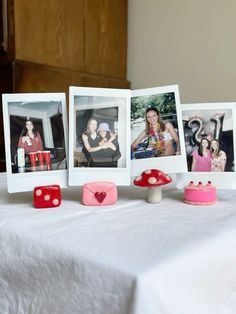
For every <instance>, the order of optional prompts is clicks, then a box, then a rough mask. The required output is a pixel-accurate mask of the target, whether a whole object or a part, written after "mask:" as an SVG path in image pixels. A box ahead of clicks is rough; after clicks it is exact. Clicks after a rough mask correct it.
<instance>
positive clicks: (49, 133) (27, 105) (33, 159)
mask: <svg viewBox="0 0 236 314" xmlns="http://www.w3.org/2000/svg"><path fill="white" fill-rule="evenodd" d="M2 100H3V118H4V138H5V151H6V170H7V185H8V192H9V193H14V192H23V191H31V190H33V189H34V187H35V186H38V185H49V184H59V185H60V187H61V188H63V187H66V186H67V161H66V156H67V114H66V102H65V94H64V93H35V94H31V93H27V94H24V93H22V94H3V95H2Z"/></svg>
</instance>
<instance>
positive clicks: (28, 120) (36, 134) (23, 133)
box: [20, 119, 38, 137]
mask: <svg viewBox="0 0 236 314" xmlns="http://www.w3.org/2000/svg"><path fill="white" fill-rule="evenodd" d="M27 122H31V123H32V125H33V129H32V132H33V134H34V137H37V136H38V131H37V129H36V128H35V127H34V123H33V121H32V120H30V119H27V120H26V121H25V126H24V128H23V130H22V132H21V135H20V136H26V135H27V134H28V129H27V127H26V123H27Z"/></svg>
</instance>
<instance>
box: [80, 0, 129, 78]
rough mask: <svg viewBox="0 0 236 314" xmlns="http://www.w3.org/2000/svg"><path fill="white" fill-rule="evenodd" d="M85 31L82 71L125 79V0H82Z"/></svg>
mask: <svg viewBox="0 0 236 314" xmlns="http://www.w3.org/2000/svg"><path fill="white" fill-rule="evenodd" d="M98 12H99V13H98ZM85 34H86V36H85V64H86V72H89V73H96V74H100V75H104V76H110V77H113V78H119V79H125V78H126V50H127V0H100V1H97V0H85Z"/></svg>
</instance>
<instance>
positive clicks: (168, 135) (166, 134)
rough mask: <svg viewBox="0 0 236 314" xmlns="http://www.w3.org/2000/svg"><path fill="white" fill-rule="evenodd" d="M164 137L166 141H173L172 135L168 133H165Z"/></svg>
mask: <svg viewBox="0 0 236 314" xmlns="http://www.w3.org/2000/svg"><path fill="white" fill-rule="evenodd" d="M163 136H164V140H165V141H171V140H173V138H172V136H171V134H170V133H169V132H168V131H163Z"/></svg>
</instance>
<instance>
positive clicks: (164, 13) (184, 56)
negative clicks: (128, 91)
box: [127, 0, 236, 103]
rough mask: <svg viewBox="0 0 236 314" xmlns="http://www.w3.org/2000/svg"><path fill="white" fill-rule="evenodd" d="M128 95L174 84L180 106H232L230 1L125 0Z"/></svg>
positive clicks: (234, 22) (234, 55) (234, 66)
mask: <svg viewBox="0 0 236 314" xmlns="http://www.w3.org/2000/svg"><path fill="white" fill-rule="evenodd" d="M128 3H129V8H128V75H127V76H128V80H130V81H131V87H132V89H137V88H146V87H154V86H163V85H170V84H179V88H180V98H181V102H182V103H188V102H211V101H217V102H219V101H236V16H235V12H236V1H235V0H225V1H222V0H128Z"/></svg>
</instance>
